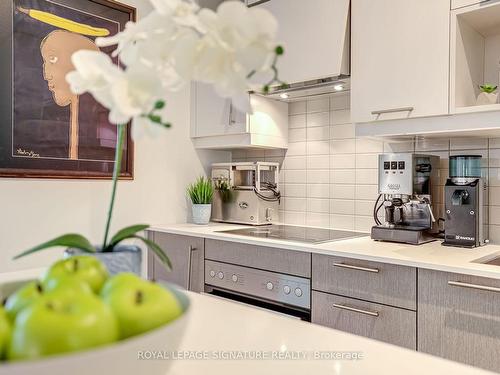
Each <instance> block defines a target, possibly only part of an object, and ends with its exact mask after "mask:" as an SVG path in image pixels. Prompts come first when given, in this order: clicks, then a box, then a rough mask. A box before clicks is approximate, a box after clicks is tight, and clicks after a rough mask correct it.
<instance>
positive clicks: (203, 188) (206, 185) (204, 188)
mask: <svg viewBox="0 0 500 375" xmlns="http://www.w3.org/2000/svg"><path fill="white" fill-rule="evenodd" d="M187 193H188V196H189V198H190V199H191V202H192V203H193V222H194V223H195V224H208V222H209V221H210V216H211V215H212V198H213V196H214V187H213V185H212V181H211V180H210V179H209V178H205V177H199V178H198V179H197V180H196V182H195V183H193V184H191V185H189V186H188V188H187Z"/></svg>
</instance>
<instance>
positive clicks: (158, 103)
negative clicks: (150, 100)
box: [155, 100, 165, 109]
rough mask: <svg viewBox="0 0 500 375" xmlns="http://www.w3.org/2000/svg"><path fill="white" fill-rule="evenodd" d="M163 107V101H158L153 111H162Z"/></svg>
mask: <svg viewBox="0 0 500 375" xmlns="http://www.w3.org/2000/svg"><path fill="white" fill-rule="evenodd" d="M163 107H165V102H164V101H163V100H158V101H157V102H156V103H155V109H163Z"/></svg>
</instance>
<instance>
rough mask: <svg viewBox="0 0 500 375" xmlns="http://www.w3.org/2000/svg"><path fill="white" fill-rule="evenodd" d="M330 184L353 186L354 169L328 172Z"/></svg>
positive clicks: (354, 179)
mask: <svg viewBox="0 0 500 375" xmlns="http://www.w3.org/2000/svg"><path fill="white" fill-rule="evenodd" d="M330 183H331V184H351V185H352V184H355V183H356V170H354V169H332V170H330Z"/></svg>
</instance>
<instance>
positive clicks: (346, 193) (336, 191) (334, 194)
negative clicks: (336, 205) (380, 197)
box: [330, 184, 356, 199]
mask: <svg viewBox="0 0 500 375" xmlns="http://www.w3.org/2000/svg"><path fill="white" fill-rule="evenodd" d="M355 197H356V186H355V185H337V184H330V198H333V199H355Z"/></svg>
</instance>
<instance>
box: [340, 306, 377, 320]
mask: <svg viewBox="0 0 500 375" xmlns="http://www.w3.org/2000/svg"><path fill="white" fill-rule="evenodd" d="M333 307H335V308H337V309H341V310H347V311H352V312H357V313H360V314H364V315H369V316H374V317H378V315H379V314H378V311H369V310H361V309H357V308H356V307H352V306H347V305H339V304H337V303H334V304H333Z"/></svg>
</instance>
